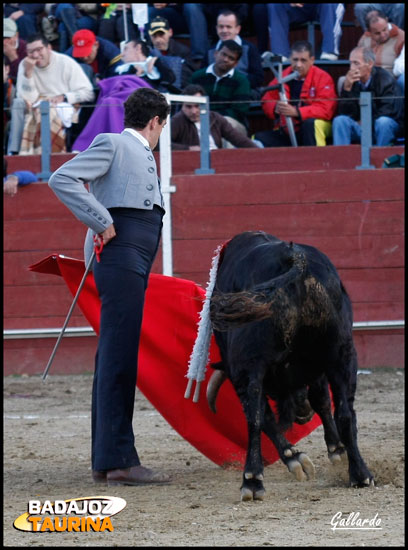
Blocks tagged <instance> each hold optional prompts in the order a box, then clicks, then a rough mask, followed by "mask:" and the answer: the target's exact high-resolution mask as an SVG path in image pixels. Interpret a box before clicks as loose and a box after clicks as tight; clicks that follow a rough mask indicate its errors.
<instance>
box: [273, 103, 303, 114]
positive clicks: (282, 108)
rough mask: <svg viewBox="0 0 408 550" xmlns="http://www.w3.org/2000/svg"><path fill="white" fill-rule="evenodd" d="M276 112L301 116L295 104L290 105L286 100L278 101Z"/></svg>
mask: <svg viewBox="0 0 408 550" xmlns="http://www.w3.org/2000/svg"><path fill="white" fill-rule="evenodd" d="M275 112H276V113H278V115H285V116H292V117H297V116H299V113H298V110H297V109H296V107H294V106H293V105H289V103H285V102H284V101H278V102H277V104H276V107H275Z"/></svg>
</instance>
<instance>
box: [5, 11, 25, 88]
mask: <svg viewBox="0 0 408 550" xmlns="http://www.w3.org/2000/svg"><path fill="white" fill-rule="evenodd" d="M3 52H4V55H5V56H6V57H7V59H8V60H9V61H10V73H9V78H11V79H12V81H13V83H14V84H15V83H16V80H17V70H18V65H19V63H20V61H21V60H22V59H24V58H25V56H26V55H27V48H26V41H25V40H22V39H21V38H19V36H18V28H17V23H16V22H15V21H13V19H10V17H6V18H5V19H3Z"/></svg>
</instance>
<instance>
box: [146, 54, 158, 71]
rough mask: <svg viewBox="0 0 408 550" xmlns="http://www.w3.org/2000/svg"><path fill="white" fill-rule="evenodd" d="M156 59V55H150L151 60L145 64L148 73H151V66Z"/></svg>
mask: <svg viewBox="0 0 408 550" xmlns="http://www.w3.org/2000/svg"><path fill="white" fill-rule="evenodd" d="M156 61H157V57H152V58H151V60H150V61H149V63H148V64H147V72H148V73H151V72H152V70H153V67H154V64H155V63H156Z"/></svg>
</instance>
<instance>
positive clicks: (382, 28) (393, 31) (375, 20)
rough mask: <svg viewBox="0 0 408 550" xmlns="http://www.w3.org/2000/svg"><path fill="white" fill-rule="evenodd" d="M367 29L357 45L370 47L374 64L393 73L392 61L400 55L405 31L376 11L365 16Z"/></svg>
mask: <svg viewBox="0 0 408 550" xmlns="http://www.w3.org/2000/svg"><path fill="white" fill-rule="evenodd" d="M366 23H367V31H366V32H365V33H364V34H363V36H362V37H361V38H360V40H359V41H358V44H357V46H360V47H362V48H370V49H371V50H372V51H373V52H374V54H375V65H376V66H377V67H382V68H383V69H385V70H387V71H388V72H389V73H390V74H393V72H392V69H393V66H394V61H395V60H396V59H397V57H398V56H399V55H400V53H401V50H402V47H403V45H404V43H405V33H404V31H403V30H401V29H399V28H398V27H397V26H396V25H394V24H393V23H389V22H388V18H387V16H386V15H385V14H384V13H382V12H378V11H373V12H370V13H369V14H368V15H367V18H366Z"/></svg>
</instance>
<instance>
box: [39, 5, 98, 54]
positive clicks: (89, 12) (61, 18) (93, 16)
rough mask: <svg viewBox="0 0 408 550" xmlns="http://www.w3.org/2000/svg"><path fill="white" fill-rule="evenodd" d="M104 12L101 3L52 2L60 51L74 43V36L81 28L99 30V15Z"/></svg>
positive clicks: (51, 10) (52, 15)
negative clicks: (100, 6)
mask: <svg viewBox="0 0 408 550" xmlns="http://www.w3.org/2000/svg"><path fill="white" fill-rule="evenodd" d="M99 13H102V8H99V4H64V3H62V2H61V3H59V2H58V3H57V4H52V5H51V9H50V15H51V17H54V18H55V19H56V22H57V30H58V35H59V51H60V52H65V50H67V49H68V48H69V47H70V45H71V44H72V37H73V36H74V34H75V33H76V31H79V30H80V29H88V30H90V31H93V32H94V33H96V32H97V30H98V15H99Z"/></svg>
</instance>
